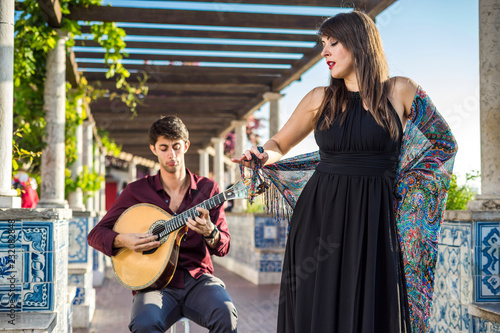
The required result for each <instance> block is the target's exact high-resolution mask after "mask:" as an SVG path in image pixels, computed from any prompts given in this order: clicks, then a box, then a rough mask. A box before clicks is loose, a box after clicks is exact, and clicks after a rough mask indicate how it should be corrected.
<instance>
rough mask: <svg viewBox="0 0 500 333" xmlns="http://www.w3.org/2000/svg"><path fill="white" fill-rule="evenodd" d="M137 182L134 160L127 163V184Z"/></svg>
mask: <svg viewBox="0 0 500 333" xmlns="http://www.w3.org/2000/svg"><path fill="white" fill-rule="evenodd" d="M136 180H137V163H135V161H134V159H132V160H131V161H130V162H128V182H127V183H132V182H133V181H136Z"/></svg>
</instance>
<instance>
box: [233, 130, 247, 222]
mask: <svg viewBox="0 0 500 333" xmlns="http://www.w3.org/2000/svg"><path fill="white" fill-rule="evenodd" d="M232 125H233V126H234V133H235V144H234V156H235V157H239V156H240V155H241V154H243V152H244V151H245V149H246V147H247V141H248V138H247V121H246V120H242V121H234V122H232ZM235 170H236V171H235V173H236V175H235V179H234V182H236V181H237V180H239V179H240V178H241V175H240V169H239V166H238V165H235ZM246 209H247V200H246V199H236V200H234V202H233V209H232V212H233V213H241V212H244V211H245V210H246Z"/></svg>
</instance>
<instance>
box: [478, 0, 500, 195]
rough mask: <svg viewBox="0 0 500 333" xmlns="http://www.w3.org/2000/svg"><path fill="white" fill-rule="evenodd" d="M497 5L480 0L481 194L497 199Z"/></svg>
mask: <svg viewBox="0 0 500 333" xmlns="http://www.w3.org/2000/svg"><path fill="white" fill-rule="evenodd" d="M499 25H500V7H499V6H498V0H479V64H480V65H479V66H480V68H479V82H480V83H479V86H480V96H481V98H480V122H481V178H482V182H481V197H482V199H497V200H500V94H499V91H500V79H499V78H500V29H499Z"/></svg>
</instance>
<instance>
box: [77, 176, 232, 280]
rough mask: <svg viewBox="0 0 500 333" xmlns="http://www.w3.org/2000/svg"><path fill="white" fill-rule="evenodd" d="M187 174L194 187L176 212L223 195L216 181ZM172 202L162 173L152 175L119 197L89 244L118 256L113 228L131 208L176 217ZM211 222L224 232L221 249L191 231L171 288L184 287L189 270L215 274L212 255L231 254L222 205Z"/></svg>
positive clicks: (193, 273)
mask: <svg viewBox="0 0 500 333" xmlns="http://www.w3.org/2000/svg"><path fill="white" fill-rule="evenodd" d="M186 172H187V174H188V176H189V177H190V179H191V186H190V187H189V189H188V191H187V192H186V195H185V196H184V199H183V200H182V203H181V205H180V206H179V209H178V210H177V212H175V213H177V214H180V213H182V212H183V211H186V210H188V209H189V208H191V207H194V206H196V205H198V204H199V203H201V202H203V201H205V200H207V199H209V198H211V197H213V196H214V195H216V194H218V193H219V192H220V190H219V185H218V184H217V183H215V182H214V181H213V180H210V179H208V178H205V177H201V176H197V175H194V174H192V173H191V172H190V171H189V170H187V169H186ZM168 202H170V197H169V195H168V194H167V192H165V190H163V186H162V184H161V180H160V172H158V174H157V175H155V176H149V177H146V178H142V179H139V180H137V181H135V182H133V183H130V184H129V185H127V187H126V188H125V189H124V190H123V192H122V193H121V194H120V195H119V196H118V198H117V199H116V201H115V203H114V204H113V206H111V208H110V209H109V211H108V212H107V214H106V215H105V216H104V217H103V218H102V220H101V221H100V222H99V223H98V224H97V225H96V226H95V227H94V228H93V229H92V230H91V231H90V233H89V235H88V236H87V241H88V243H89V245H90V246H92V247H93V248H95V249H97V250H99V251H101V252H102V253H104V254H105V255H107V256H113V255H115V254H116V253H117V252H118V249H117V248H113V241H114V239H115V237H116V235H118V233H116V232H115V231H113V226H114V224H115V222H116V220H117V219H118V217H120V215H121V214H122V213H123V212H124V211H125V210H127V209H128V208H129V207H130V206H132V205H135V204H138V203H150V204H153V205H156V206H158V207H160V208H162V209H164V210H165V211H167V212H168V213H169V214H171V215H175V213H174V212H172V211H171V210H170V208H169V205H168ZM210 220H211V221H212V223H214V224H215V225H216V226H217V228H218V229H219V232H220V241H219V243H218V244H217V247H216V248H215V249H211V248H210V247H209V246H208V245H207V244H206V242H205V241H204V240H203V238H202V236H201V235H200V234H197V233H196V232H194V231H192V230H191V229H189V231H188V233H187V235H186V236H184V239H183V241H181V245H180V250H179V262H178V265H177V270H176V271H175V273H174V276H173V278H172V280H171V282H170V283H169V285H168V286H169V287H175V288H183V287H184V271H186V270H187V271H188V272H189V273H190V274H191V276H192V277H194V278H195V279H197V278H198V277H200V276H201V275H202V274H203V273H210V274H213V271H214V268H213V264H212V259H211V257H210V255H212V254H213V255H216V256H219V257H223V256H225V255H226V254H227V253H228V252H229V241H230V239H231V237H230V235H229V229H228V227H227V224H226V216H225V213H224V208H223V206H222V205H219V206H217V207H215V208H213V209H211V210H210Z"/></svg>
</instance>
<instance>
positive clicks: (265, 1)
mask: <svg viewBox="0 0 500 333" xmlns="http://www.w3.org/2000/svg"><path fill="white" fill-rule="evenodd" d="M189 1H191V2H218V3H227V4H228V6H230V5H232V4H234V3H235V1H234V0H189ZM369 2H370V0H364V1H359V0H357V1H356V0H355V1H350V2H346V1H345V0H245V1H238V4H255V5H279V6H308V7H309V6H314V7H346V6H350V7H352V6H356V8H360V9H362V8H363V7H365V6H366V4H367V3H369ZM221 8H222V9H224V6H221Z"/></svg>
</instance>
